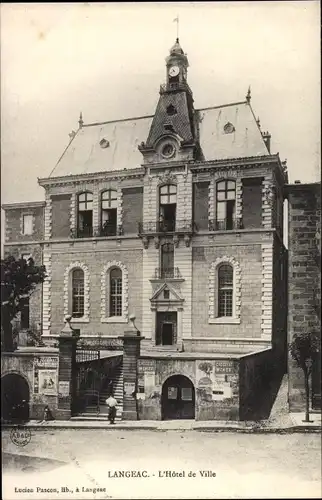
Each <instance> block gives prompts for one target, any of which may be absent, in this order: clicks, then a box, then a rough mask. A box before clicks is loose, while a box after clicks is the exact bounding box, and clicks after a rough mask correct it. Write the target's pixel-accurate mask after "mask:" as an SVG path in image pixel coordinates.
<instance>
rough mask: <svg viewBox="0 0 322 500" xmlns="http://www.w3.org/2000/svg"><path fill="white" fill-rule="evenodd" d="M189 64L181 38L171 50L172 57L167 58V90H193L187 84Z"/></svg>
mask: <svg viewBox="0 0 322 500" xmlns="http://www.w3.org/2000/svg"><path fill="white" fill-rule="evenodd" d="M188 67H189V62H188V58H187V56H186V54H185V53H184V52H183V50H182V48H181V45H180V42H179V38H177V39H176V41H175V44H174V45H173V47H171V49H170V55H169V56H168V57H167V58H166V70H167V75H166V82H167V83H166V87H167V90H175V89H178V88H181V89H183V88H184V87H186V89H185V90H189V91H190V93H191V90H190V88H189V86H188V84H187V69H188Z"/></svg>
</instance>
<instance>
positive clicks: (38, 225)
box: [5, 203, 44, 243]
mask: <svg viewBox="0 0 322 500" xmlns="http://www.w3.org/2000/svg"><path fill="white" fill-rule="evenodd" d="M18 205H19V206H18ZM39 205H40V203H39ZM23 215H32V216H33V219H32V221H33V222H32V225H33V229H32V234H23V231H22V229H23ZM43 237H44V208H43V206H38V204H36V205H35V206H33V205H31V204H29V203H26V206H21V204H17V208H6V209H5V241H6V243H10V242H13V241H15V242H16V241H26V242H28V241H39V240H42V239H43Z"/></svg>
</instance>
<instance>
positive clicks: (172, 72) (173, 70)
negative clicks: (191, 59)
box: [169, 66, 179, 76]
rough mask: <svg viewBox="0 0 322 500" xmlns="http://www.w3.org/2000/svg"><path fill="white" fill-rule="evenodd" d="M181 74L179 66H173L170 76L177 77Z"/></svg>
mask: <svg viewBox="0 0 322 500" xmlns="http://www.w3.org/2000/svg"><path fill="white" fill-rule="evenodd" d="M178 74H179V68H178V66H171V68H170V69H169V75H170V76H177V75H178Z"/></svg>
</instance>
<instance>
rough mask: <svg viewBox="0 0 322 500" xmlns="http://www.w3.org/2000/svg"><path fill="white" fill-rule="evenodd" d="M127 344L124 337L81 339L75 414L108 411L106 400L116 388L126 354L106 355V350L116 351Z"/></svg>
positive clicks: (77, 367)
mask: <svg viewBox="0 0 322 500" xmlns="http://www.w3.org/2000/svg"><path fill="white" fill-rule="evenodd" d="M122 347H123V342H122V341H120V339H101V338H96V339H95V338H94V339H93V340H90V341H88V340H86V341H84V340H83V339H81V340H79V341H78V343H77V347H76V356H75V393H74V394H75V397H74V405H73V407H74V408H73V413H74V414H82V413H89V414H93V415H99V414H100V413H102V410H103V413H104V410H105V412H106V406H105V400H106V399H107V397H108V395H109V394H110V393H111V392H112V391H113V372H114V371H115V368H116V367H117V366H119V364H120V363H121V361H122V355H121V353H120V355H119V356H118V355H117V353H116V355H115V356H114V357H110V358H109V357H107V358H106V357H105V358H104V357H103V358H102V355H101V353H102V351H104V350H105V351H116V350H120V349H122Z"/></svg>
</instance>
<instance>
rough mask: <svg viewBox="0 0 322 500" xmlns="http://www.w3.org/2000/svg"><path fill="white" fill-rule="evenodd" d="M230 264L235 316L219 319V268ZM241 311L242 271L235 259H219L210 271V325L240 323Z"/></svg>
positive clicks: (226, 257)
mask: <svg viewBox="0 0 322 500" xmlns="http://www.w3.org/2000/svg"><path fill="white" fill-rule="evenodd" d="M220 264H230V265H232V267H233V315H232V317H220V318H218V317H217V310H218V297H217V290H218V280H217V276H218V266H219V265H220ZM240 310H241V269H240V265H239V262H238V261H237V260H236V259H235V258H234V257H228V256H227V255H224V256H223V257H218V258H217V259H216V260H215V261H214V262H212V263H211V265H210V269H209V323H240Z"/></svg>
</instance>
